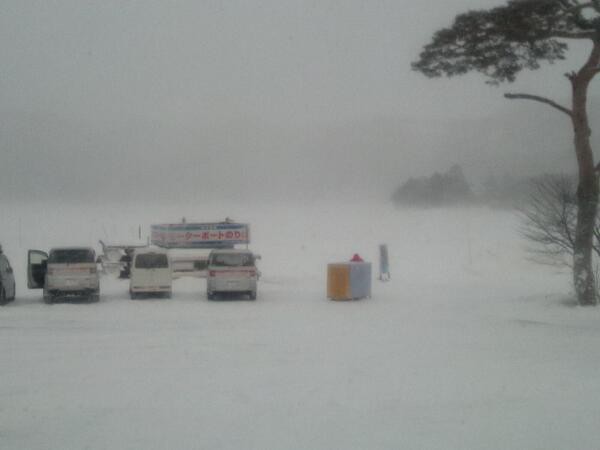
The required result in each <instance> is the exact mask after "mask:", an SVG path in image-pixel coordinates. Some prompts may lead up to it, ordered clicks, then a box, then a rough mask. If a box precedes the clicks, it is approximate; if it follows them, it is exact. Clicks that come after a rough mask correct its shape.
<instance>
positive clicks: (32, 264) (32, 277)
mask: <svg viewBox="0 0 600 450" xmlns="http://www.w3.org/2000/svg"><path fill="white" fill-rule="evenodd" d="M47 265H48V254H47V253H46V252H42V251H40V250H29V252H27V287H28V288H29V289H43V288H44V284H45V280H46V270H47Z"/></svg>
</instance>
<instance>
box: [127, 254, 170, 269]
mask: <svg viewBox="0 0 600 450" xmlns="http://www.w3.org/2000/svg"><path fill="white" fill-rule="evenodd" d="M135 267H136V269H164V268H166V267H169V260H168V259H167V255H165V254H164V253H144V254H141V255H137V256H136V257H135Z"/></svg>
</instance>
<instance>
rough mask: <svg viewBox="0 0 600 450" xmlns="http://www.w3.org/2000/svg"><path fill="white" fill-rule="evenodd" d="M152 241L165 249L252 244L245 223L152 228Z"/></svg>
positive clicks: (155, 226) (177, 224)
mask: <svg viewBox="0 0 600 450" xmlns="http://www.w3.org/2000/svg"><path fill="white" fill-rule="evenodd" d="M150 240H151V241H152V243H153V244H154V245H157V246H159V247H164V248H232V247H234V246H235V245H236V244H248V243H249V242H250V227H249V226H248V224H245V223H230V222H217V223H172V224H171V223H167V224H161V225H152V226H151V236H150Z"/></svg>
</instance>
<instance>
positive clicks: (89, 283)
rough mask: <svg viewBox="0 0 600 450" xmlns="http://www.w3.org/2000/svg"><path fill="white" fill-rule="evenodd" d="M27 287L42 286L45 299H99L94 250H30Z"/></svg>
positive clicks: (78, 248) (85, 248)
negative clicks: (47, 251) (48, 251)
mask: <svg viewBox="0 0 600 450" xmlns="http://www.w3.org/2000/svg"><path fill="white" fill-rule="evenodd" d="M27 287H29V289H43V290H44V302H46V303H52V302H54V301H55V300H56V299H58V298H63V297H83V298H86V299H88V300H90V301H94V302H97V301H98V300H99V299H100V277H99V275H98V270H97V267H96V252H95V251H94V249H92V248H89V247H63V248H53V249H51V250H50V253H49V254H47V253H46V252H42V251H40V250H29V253H28V255H27Z"/></svg>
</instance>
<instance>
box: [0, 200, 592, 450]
mask: <svg viewBox="0 0 600 450" xmlns="http://www.w3.org/2000/svg"><path fill="white" fill-rule="evenodd" d="M181 216H186V217H187V219H188V220H189V221H212V220H220V219H223V218H224V217H226V216H229V217H233V218H234V219H236V220H238V221H244V222H249V223H251V226H252V242H253V244H252V246H251V247H252V248H253V249H254V250H255V251H256V252H258V253H260V254H261V255H262V260H261V261H260V269H261V271H262V273H263V277H262V279H261V281H260V284H259V298H258V300H257V301H255V302H251V301H208V300H206V298H205V294H204V289H205V285H204V281H203V280H197V279H181V280H177V281H175V284H174V295H173V298H172V299H170V300H166V299H160V300H142V301H139V300H138V301H131V300H129V299H128V296H127V289H128V285H127V283H126V282H124V281H121V280H117V279H114V278H110V277H104V278H103V279H102V281H101V283H102V284H101V290H102V293H101V301H100V302H99V303H97V304H77V303H75V304H56V305H52V306H48V305H45V304H43V303H42V301H41V293H40V292H39V291H28V290H27V288H26V283H25V260H26V250H27V249H29V248H37V249H48V248H49V247H52V246H59V245H65V244H67V245H94V246H96V247H98V246H97V241H98V239H104V240H107V241H121V242H124V241H131V240H133V239H136V238H137V232H138V225H142V229H143V231H144V233H146V232H147V229H148V225H149V224H151V223H158V222H163V221H176V220H179V219H180V218H181ZM517 225H518V221H517V220H516V218H515V217H514V215H513V213H511V212H507V211H492V210H488V209H480V208H475V209H446V210H396V209H394V208H393V207H391V206H390V205H366V204H355V205H314V206H306V205H304V206H298V205H296V206H282V205H264V206H258V207H257V206H252V205H244V206H232V205H228V206H225V205H216V206H207V205H203V204H202V203H201V202H198V204H196V205H190V204H184V205H181V206H158V207H157V206H152V205H137V206H133V207H131V206H130V207H127V206H124V205H112V206H111V205H97V206H86V207H76V206H64V205H62V206H56V205H16V206H15V205H12V206H11V205H8V206H4V207H2V214H1V215H0V242H1V243H2V245H3V246H4V249H5V253H6V254H7V255H8V257H9V258H10V259H11V261H12V263H13V266H14V267H15V272H16V275H17V277H18V280H17V284H18V286H17V287H18V294H17V295H18V297H17V300H16V301H15V302H14V303H11V304H9V305H8V306H6V307H3V308H1V309H0V448H2V449H45V450H46V449H61V450H65V449H84V448H85V449H165V448H174V449H175V448H206V449H236V450H239V449H327V450H331V449H399V448H406V449H508V448H510V449H528V450H531V449H557V450H558V449H561V450H563V449H575V448H577V449H592V448H598V446H599V442H600V427H599V424H600V401H599V399H600V376H599V374H600V358H599V357H598V348H599V347H600V312H599V310H598V309H597V308H592V309H588V308H579V307H576V306H574V305H573V302H572V300H571V297H570V295H571V294H570V292H571V287H570V277H569V273H568V271H565V270H558V269H553V268H550V267H543V266H538V265H535V264H533V263H531V262H529V261H528V260H527V259H526V253H525V252H524V249H523V247H524V243H523V242H522V241H521V240H520V238H519V236H518V234H517V231H516V229H517ZM380 243H387V244H388V246H389V252H390V264H391V273H392V279H391V281H390V282H388V283H381V282H378V281H376V280H374V284H373V296H372V298H371V299H365V300H360V301H352V302H332V301H329V300H327V299H326V296H325V290H326V264H327V263H328V262H336V261H340V260H346V259H348V258H350V256H351V255H352V254H353V253H356V252H358V253H360V254H361V255H362V256H363V257H365V259H367V260H370V261H372V262H373V263H374V264H373V268H374V272H375V273H376V271H377V246H378V244H380Z"/></svg>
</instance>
